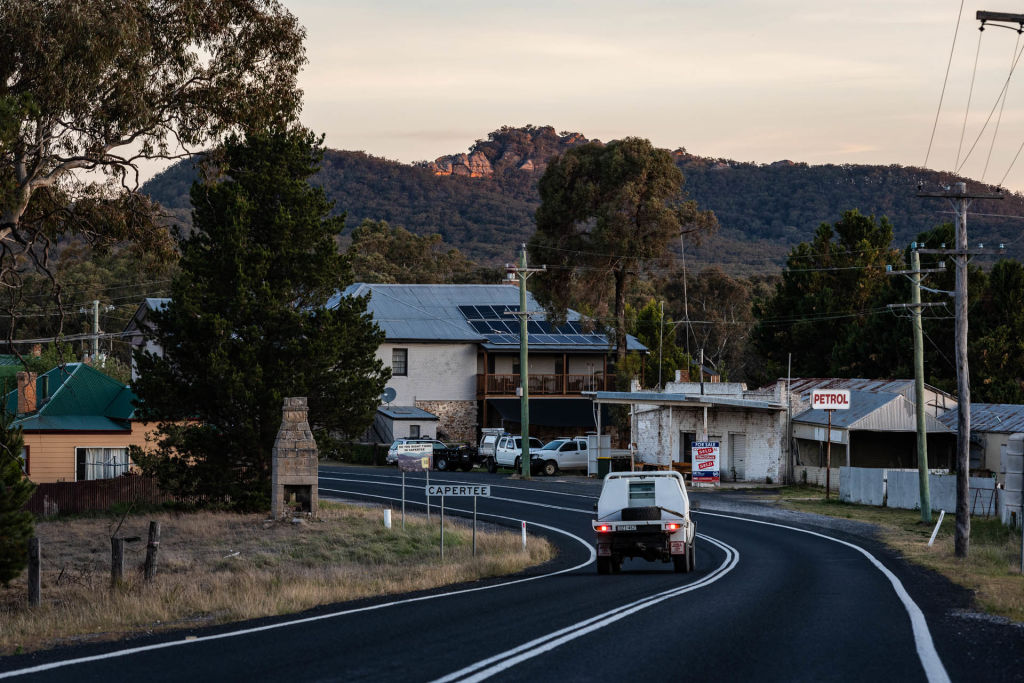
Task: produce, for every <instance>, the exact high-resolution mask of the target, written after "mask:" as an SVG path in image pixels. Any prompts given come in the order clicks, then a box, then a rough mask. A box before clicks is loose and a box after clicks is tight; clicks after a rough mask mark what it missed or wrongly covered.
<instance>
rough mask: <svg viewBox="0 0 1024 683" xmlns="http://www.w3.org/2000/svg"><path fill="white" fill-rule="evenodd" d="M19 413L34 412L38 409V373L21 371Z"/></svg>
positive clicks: (18, 377) (19, 379)
mask: <svg viewBox="0 0 1024 683" xmlns="http://www.w3.org/2000/svg"><path fill="white" fill-rule="evenodd" d="M17 379H18V414H19V415H21V414H23V413H33V412H35V410H36V373H34V372H19V373H18V374H17Z"/></svg>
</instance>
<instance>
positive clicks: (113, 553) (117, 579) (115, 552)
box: [110, 538, 124, 588]
mask: <svg viewBox="0 0 1024 683" xmlns="http://www.w3.org/2000/svg"><path fill="white" fill-rule="evenodd" d="M123 578H124V539H123V538H111V539H110V587H111V588H116V587H117V584H119V583H121V580H122V579H123Z"/></svg>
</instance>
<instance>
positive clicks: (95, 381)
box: [5, 363, 135, 430]
mask: <svg viewBox="0 0 1024 683" xmlns="http://www.w3.org/2000/svg"><path fill="white" fill-rule="evenodd" d="M44 387H45V391H44ZM36 399H37V401H38V403H37V406H38V407H37V409H36V411H35V412H34V413H32V414H30V415H28V416H26V417H24V418H22V419H21V420H19V421H18V422H17V423H16V424H19V425H22V426H23V427H24V428H25V429H26V430H33V429H69V430H89V429H98V430H108V429H124V428H125V427H124V426H123V424H119V423H117V422H113V420H129V419H131V418H132V417H133V416H134V413H135V408H134V405H133V403H132V402H133V401H134V399H135V394H134V393H133V392H132V390H131V389H130V388H128V387H126V386H125V385H123V384H121V383H120V382H118V381H117V380H115V379H113V378H112V377H109V376H107V375H105V374H103V373H102V372H100V371H99V370H96V369H95V368H92V367H90V366H89V365H86V364H84V363H68V364H66V365H62V366H58V367H56V368H53V369H52V370H49V371H48V372H45V373H43V375H41V376H40V377H39V378H37V379H36ZM5 400H6V402H7V403H6V405H7V409H8V411H9V412H10V413H11V414H15V413H16V412H17V409H18V391H17V389H15V390H14V391H11V392H9V393H8V394H7V396H6V398H5ZM65 418H67V419H65ZM71 418H74V419H71ZM62 425H63V426H62ZM90 425H92V426H90ZM111 425H113V426H111Z"/></svg>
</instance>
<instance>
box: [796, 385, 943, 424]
mask: <svg viewBox="0 0 1024 683" xmlns="http://www.w3.org/2000/svg"><path fill="white" fill-rule="evenodd" d="M793 422H800V423H802V424H812V425H821V426H826V425H828V411H827V410H815V409H808V410H805V411H804V412H802V413H800V414H799V415H796V416H795V417H794V418H793ZM925 427H926V429H927V430H928V432H929V433H939V432H941V433H946V432H948V431H949V430H948V429H947V428H946V426H945V425H944V424H942V423H941V422H939V421H938V420H937V419H936V418H934V417H932V416H931V415H926V416H925ZM832 428H833V429H850V430H855V431H872V432H914V431H917V415H916V413H915V411H914V404H913V402H911V401H909V400H907V398H906V397H904V396H902V395H901V394H888V393H885V392H878V393H875V392H872V391H851V392H850V408H849V409H848V410H834V411H832Z"/></svg>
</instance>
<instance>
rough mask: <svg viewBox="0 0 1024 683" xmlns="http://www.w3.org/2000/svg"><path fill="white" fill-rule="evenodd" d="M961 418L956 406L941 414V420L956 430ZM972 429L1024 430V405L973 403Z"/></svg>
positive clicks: (1002, 431) (987, 430) (1001, 432)
mask: <svg viewBox="0 0 1024 683" xmlns="http://www.w3.org/2000/svg"><path fill="white" fill-rule="evenodd" d="M959 419H960V411H959V409H956V408H954V409H953V410H950V411H947V412H945V413H943V414H942V415H940V416H939V421H940V422H942V424H944V425H946V426H947V427H949V429H950V430H951V431H954V432H955V431H956V430H957V420H959ZM971 431H972V432H995V433H997V434H1014V433H1016V432H1024V406H1022V405H1017V404H1015V403H972V404H971Z"/></svg>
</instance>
